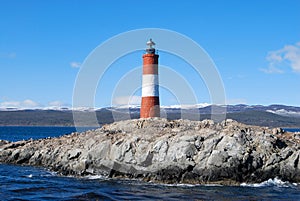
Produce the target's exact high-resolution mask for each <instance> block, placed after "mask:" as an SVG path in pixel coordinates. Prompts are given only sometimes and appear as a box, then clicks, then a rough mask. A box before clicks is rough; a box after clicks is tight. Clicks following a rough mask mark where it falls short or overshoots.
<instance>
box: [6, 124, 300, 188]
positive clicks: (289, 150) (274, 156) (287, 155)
mask: <svg viewBox="0 0 300 201" xmlns="http://www.w3.org/2000/svg"><path fill="white" fill-rule="evenodd" d="M299 135H300V134H293V133H284V131H282V130H281V129H272V130H271V129H269V128H266V127H257V126H248V125H244V124H241V123H238V122H236V121H233V120H231V119H227V120H224V121H223V122H222V123H214V122H213V121H211V120H203V121H190V120H174V121H168V120H166V119H161V118H151V119H138V120H126V121H120V122H115V123H112V124H109V125H104V126H103V127H102V128H100V129H97V130H93V131H86V132H83V133H72V134H70V135H65V136H62V137H59V138H52V139H40V140H28V141H19V142H7V141H3V140H0V162H1V163H10V164H21V165H32V166H42V167H46V168H49V169H50V170H52V171H56V172H58V173H60V174H62V175H73V176H84V175H104V176H107V177H112V178H136V179H141V180H145V181H154V182H163V183H191V184H207V183H218V184H230V185H235V184H240V183H243V182H247V183H254V182H255V183H258V182H262V181H265V180H267V179H269V178H275V177H277V178H280V179H282V180H284V181H290V182H297V183H299V182H300V163H299V155H300V144H299V143H300V141H299V139H300V138H299Z"/></svg>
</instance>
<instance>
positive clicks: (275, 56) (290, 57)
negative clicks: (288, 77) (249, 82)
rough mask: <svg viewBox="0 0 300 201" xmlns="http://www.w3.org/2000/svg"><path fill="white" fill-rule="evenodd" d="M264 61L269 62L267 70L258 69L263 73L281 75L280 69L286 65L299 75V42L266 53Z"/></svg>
mask: <svg viewBox="0 0 300 201" xmlns="http://www.w3.org/2000/svg"><path fill="white" fill-rule="evenodd" d="M266 60H267V61H268V62H269V66H268V68H265V69H260V70H261V71H263V72H265V73H283V70H282V69H281V68H282V67H283V66H286V65H287V66H288V67H290V68H291V69H292V70H293V71H294V72H297V73H300V42H297V43H296V44H295V45H286V46H284V47H283V48H282V49H279V50H275V51H270V52H268V55H267V57H266Z"/></svg>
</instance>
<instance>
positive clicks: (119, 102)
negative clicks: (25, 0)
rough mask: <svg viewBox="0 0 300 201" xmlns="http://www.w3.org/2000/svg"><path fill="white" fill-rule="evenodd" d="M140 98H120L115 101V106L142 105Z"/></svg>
mask: <svg viewBox="0 0 300 201" xmlns="http://www.w3.org/2000/svg"><path fill="white" fill-rule="evenodd" d="M140 104H141V97H140V96H119V97H116V98H115V99H113V105H140Z"/></svg>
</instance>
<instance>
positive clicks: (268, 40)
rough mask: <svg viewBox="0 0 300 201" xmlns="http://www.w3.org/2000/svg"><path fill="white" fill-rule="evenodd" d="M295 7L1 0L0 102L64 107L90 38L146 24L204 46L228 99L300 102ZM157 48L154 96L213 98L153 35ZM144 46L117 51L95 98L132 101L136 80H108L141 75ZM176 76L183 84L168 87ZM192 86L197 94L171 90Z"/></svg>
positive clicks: (101, 102) (286, 3) (280, 3)
mask: <svg viewBox="0 0 300 201" xmlns="http://www.w3.org/2000/svg"><path fill="white" fill-rule="evenodd" d="M299 10H300V1H299V0H274V1H268V0H264V1H262V0H253V1H238V0H230V1H222V0H211V1H208V0H207V1H202V0H194V1H193V0H191V1H169V0H166V1H158V0H157V1H156V0H152V1H138V0H136V1H134V0H133V1H114V0H112V1H100V0H99V1H96V0H95V1H93V0H88V1H83V0H51V1H48V0H45V1H38V0H27V1H23V0H0V108H7V107H16V108H47V107H71V106H72V103H73V93H74V87H75V85H76V80H77V79H78V77H79V74H80V73H81V72H82V69H83V68H84V65H85V63H86V61H87V60H88V58H89V55H91V53H92V52H93V51H94V50H95V48H97V47H99V46H101V44H103V43H105V42H106V41H109V40H110V39H111V38H113V37H115V36H120V34H121V35H122V34H123V33H127V32H129V31H132V30H137V29H147V28H157V29H163V30H170V31H173V32H176V33H179V34H182V35H183V36H185V37H187V38H189V39H191V40H193V41H194V42H195V43H197V44H198V45H199V46H200V47H202V48H203V50H204V51H205V52H206V53H207V55H209V57H210V58H211V60H212V61H213V63H214V64H215V68H216V69H217V71H218V74H219V75H220V78H221V81H222V83H223V86H224V91H225V95H226V97H225V99H226V103H227V104H249V105H256V104H260V105H270V104H285V105H293V106H300V93H299V92H300V12H299ZM148 37H151V36H148V35H147V36H146V35H145V43H146V41H147V39H148ZM153 40H154V41H159V40H161V39H160V38H159V37H157V38H156V39H155V38H153ZM128 43H129V42H128ZM120 45H130V44H120ZM143 45H144V44H143ZM180 47H183V46H182V44H178V48H180ZM145 48H146V45H145ZM156 48H157V50H158V52H159V55H160V57H159V64H160V65H161V66H162V67H161V69H160V72H159V73H160V81H161V82H164V83H165V86H161V88H160V99H161V104H162V105H176V104H181V105H188V104H194V103H199V104H202V103H208V104H209V103H212V102H213V101H212V94H213V93H217V92H216V91H211V90H210V88H209V86H207V82H206V80H205V79H203V77H201V75H200V76H196V75H195V71H194V70H193V67H192V65H191V64H189V63H188V62H186V61H185V60H184V58H180V57H178V56H176V55H173V54H171V53H169V52H164V51H161V52H160V51H159V43H157V45H156ZM111 51H113V50H111ZM183 51H185V50H183ZM186 51H188V50H186ZM143 53H144V52H143V51H142V50H140V51H132V52H131V53H128V54H127V55H123V56H122V55H120V57H119V58H118V59H117V60H116V61H115V62H113V63H112V64H111V65H110V66H109V68H108V70H107V71H106V73H105V75H104V76H103V77H101V79H100V80H99V82H98V85H97V86H96V92H95V94H94V97H92V98H93V99H94V107H97V108H98V107H107V106H111V105H124V104H126V103H128V101H130V102H129V104H139V101H140V96H141V89H140V88H135V89H134V91H124V90H121V91H122V92H118V93H116V92H115V90H116V89H118V87H119V85H122V86H123V87H125V88H126V87H127V86H128V87H127V88H129V85H130V83H131V81H133V80H136V81H139V82H141V73H140V72H141V65H142V54H143ZM106 54H111V53H110V51H107V52H106ZM96 65H99V66H101V60H100V59H99V61H97V64H96ZM128 72H132V73H131V74H130V73H129V74H128ZM172 72H173V73H174V76H172V75H171V74H172ZM134 76H136V77H134ZM176 76H179V77H181V78H182V80H184V84H186V85H187V86H189V87H190V89H191V90H190V91H191V92H190V91H186V90H184V89H178V90H172V86H176V83H177V82H176V80H175V78H174V77H176ZM170 77H173V78H174V79H173V80H172V79H168V78H170ZM211 77H212V79H216V78H215V77H214V76H213V75H211ZM181 78H180V79H181ZM126 79H127V81H126ZM122 80H123V81H122ZM124 80H125V81H124ZM87 82H88V80H87ZM177 84H178V83H177ZM168 86H169V87H168ZM190 94H192V95H193V96H194V97H195V100H193V101H191V100H190V99H189V98H186V99H184V98H181V99H180V98H178V97H189V95H190ZM84 96H85V94H82V97H84Z"/></svg>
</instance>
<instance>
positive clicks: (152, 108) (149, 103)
mask: <svg viewBox="0 0 300 201" xmlns="http://www.w3.org/2000/svg"><path fill="white" fill-rule="evenodd" d="M149 117H160V107H159V97H157V96H147V97H142V104H141V110H140V118H149Z"/></svg>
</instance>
